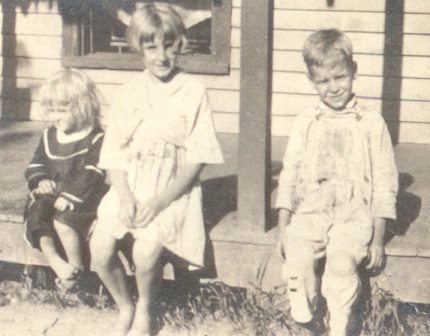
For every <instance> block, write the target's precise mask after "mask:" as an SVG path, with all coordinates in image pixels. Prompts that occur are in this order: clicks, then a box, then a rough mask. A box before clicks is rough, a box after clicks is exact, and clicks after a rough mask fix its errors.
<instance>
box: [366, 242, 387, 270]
mask: <svg viewBox="0 0 430 336" xmlns="http://www.w3.org/2000/svg"><path fill="white" fill-rule="evenodd" d="M384 257H385V249H384V244H379V243H375V242H372V243H371V244H370V246H369V250H368V252H367V259H368V264H367V265H366V269H375V268H379V267H381V266H382V263H383V261H384Z"/></svg>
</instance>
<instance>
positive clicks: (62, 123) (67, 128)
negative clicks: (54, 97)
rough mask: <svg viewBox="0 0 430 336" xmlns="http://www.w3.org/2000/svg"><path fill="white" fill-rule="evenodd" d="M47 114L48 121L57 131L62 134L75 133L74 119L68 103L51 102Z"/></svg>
mask: <svg viewBox="0 0 430 336" xmlns="http://www.w3.org/2000/svg"><path fill="white" fill-rule="evenodd" d="M48 113H49V119H50V120H51V121H52V122H53V124H54V126H55V127H56V128H57V129H58V130H60V131H62V132H64V133H72V132H74V131H76V129H75V128H76V127H75V126H76V125H75V124H76V123H75V118H74V116H73V114H72V112H71V111H70V103H69V102H53V103H52V105H51V106H50V107H49V108H48Z"/></svg>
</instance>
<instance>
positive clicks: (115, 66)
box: [62, 52, 230, 75]
mask: <svg viewBox="0 0 430 336" xmlns="http://www.w3.org/2000/svg"><path fill="white" fill-rule="evenodd" d="M62 65H63V66H64V67H75V68H89V69H110V70H143V69H144V66H143V63H142V61H141V59H140V57H139V56H137V55H134V54H121V55H120V54H115V53H102V52H99V53H94V54H88V55H85V56H64V57H63V60H62ZM178 65H179V66H180V67H181V68H182V69H184V70H185V71H187V72H189V73H199V74H213V75H228V74H229V70H230V67H229V63H228V62H227V61H225V62H224V61H221V62H220V61H219V60H216V59H215V57H214V56H211V55H207V56H206V55H196V56H179V59H178Z"/></svg>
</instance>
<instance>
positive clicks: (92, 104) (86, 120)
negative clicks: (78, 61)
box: [41, 68, 100, 131]
mask: <svg viewBox="0 0 430 336" xmlns="http://www.w3.org/2000/svg"><path fill="white" fill-rule="evenodd" d="M56 102H57V103H58V102H60V103H64V104H67V103H68V104H70V111H71V113H72V115H73V117H74V121H75V126H76V130H77V131H80V130H83V129H85V128H87V127H90V126H92V127H97V126H100V119H99V117H100V104H99V100H98V95H97V90H96V87H95V85H94V83H93V82H92V81H91V79H90V78H89V77H88V76H87V75H85V74H84V73H83V72H82V71H80V70H77V69H74V68H66V69H63V70H60V71H59V72H57V73H56V74H54V75H53V76H52V77H51V78H49V79H48V80H47V81H46V82H45V84H44V85H43V86H42V89H41V103H42V105H43V106H44V107H45V111H46V112H47V110H48V109H49V107H50V106H52V104H53V103H56Z"/></svg>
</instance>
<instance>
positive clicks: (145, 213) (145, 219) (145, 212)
mask: <svg viewBox="0 0 430 336" xmlns="http://www.w3.org/2000/svg"><path fill="white" fill-rule="evenodd" d="M164 208H165V206H164V202H163V201H162V200H161V199H160V198H159V197H154V198H152V199H150V200H148V201H146V202H145V203H144V204H142V206H140V207H139V208H138V211H137V215H136V227H140V228H142V227H145V226H147V225H148V224H149V223H151V221H152V220H153V219H154V218H155V217H156V216H157V215H158V214H159V213H160V212H161V211H162V210H163V209H164Z"/></svg>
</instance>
